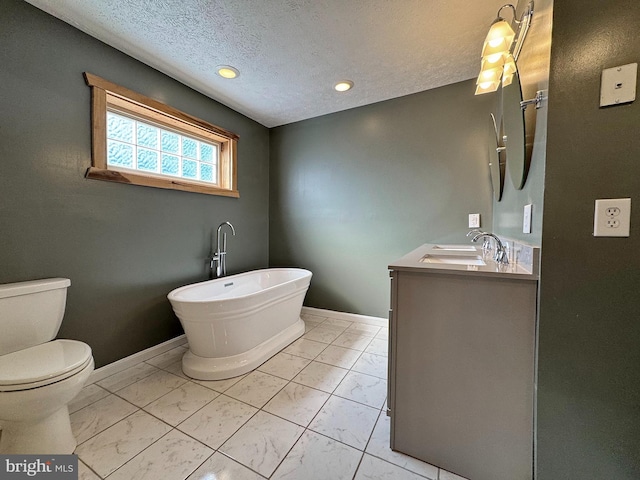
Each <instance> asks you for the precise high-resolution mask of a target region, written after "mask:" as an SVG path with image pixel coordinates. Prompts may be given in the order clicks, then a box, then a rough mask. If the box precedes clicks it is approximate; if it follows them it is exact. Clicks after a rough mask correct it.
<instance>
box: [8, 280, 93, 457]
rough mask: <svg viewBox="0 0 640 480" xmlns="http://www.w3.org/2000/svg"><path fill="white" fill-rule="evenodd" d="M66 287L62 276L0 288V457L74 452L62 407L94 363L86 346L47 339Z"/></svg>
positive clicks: (56, 323) (56, 326)
mask: <svg viewBox="0 0 640 480" xmlns="http://www.w3.org/2000/svg"><path fill="white" fill-rule="evenodd" d="M69 285H71V281H70V280H68V279H66V278H50V279H45V280H34V281H30V282H20V283H8V284H3V285H0V428H1V429H2V430H1V431H0V454H10V453H18V454H67V453H72V452H73V450H74V449H75V448H76V439H75V437H74V436H73V433H72V432H71V424H70V422H69V410H68V408H67V405H68V403H69V402H70V401H71V400H73V398H74V397H75V396H76V395H78V393H80V390H82V387H83V386H84V384H85V382H86V381H87V379H88V378H89V375H90V374H91V372H92V371H93V366H94V364H93V357H92V355H91V348H90V347H89V345H87V344H85V343H82V342H78V341H76V340H53V339H54V338H55V336H56V335H57V333H58V330H59V329H60V324H61V323H62V317H63V315H64V309H65V305H66V301H67V287H69ZM52 340H53V341H52Z"/></svg>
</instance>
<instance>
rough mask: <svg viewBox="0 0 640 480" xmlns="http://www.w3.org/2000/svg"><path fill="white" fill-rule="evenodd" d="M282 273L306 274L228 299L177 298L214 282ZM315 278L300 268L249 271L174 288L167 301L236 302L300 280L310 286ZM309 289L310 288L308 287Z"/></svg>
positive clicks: (308, 271) (311, 273) (309, 272)
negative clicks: (180, 294)
mask: <svg viewBox="0 0 640 480" xmlns="http://www.w3.org/2000/svg"><path fill="white" fill-rule="evenodd" d="M277 271H279V272H282V271H287V272H290V271H297V272H304V275H302V276H300V277H298V278H293V279H290V280H287V281H285V282H282V283H277V284H276V285H272V286H270V287H267V288H262V289H260V290H258V291H256V292H251V293H246V294H244V295H238V296H234V297H228V298H222V299H215V298H213V299H212V298H208V299H189V300H184V299H181V298H176V297H177V295H178V294H179V293H180V292H181V291H183V290H186V289H188V288H191V287H196V286H202V285H207V284H209V283H213V282H219V283H223V282H224V281H225V280H230V279H234V278H242V277H245V276H249V275H255V274H257V273H258V274H260V273H265V272H277ZM312 277H313V272H311V271H310V270H307V269H306V268H299V267H275V268H259V269H257V270H248V271H246V272H241V273H234V274H233V275H228V276H226V277H219V278H214V279H211V280H203V281H200V282H193V283H189V284H187V285H183V286H181V287H177V288H174V289H173V290H171V291H170V292H169V293H168V294H167V299H168V300H169V302H174V301H175V302H182V303H209V302H224V301H229V300H236V299H245V298H249V297H252V296H255V295H259V294H261V293H263V292H268V291H270V290H272V289H274V288H277V287H279V286H281V285H286V284H287V283H289V282H296V281H299V280H304V279H308V281H309V284H310V283H311V278H312ZM307 287H308V286H307Z"/></svg>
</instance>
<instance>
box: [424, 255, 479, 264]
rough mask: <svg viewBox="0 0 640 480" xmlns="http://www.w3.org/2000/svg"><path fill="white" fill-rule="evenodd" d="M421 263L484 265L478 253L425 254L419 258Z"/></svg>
mask: <svg viewBox="0 0 640 480" xmlns="http://www.w3.org/2000/svg"><path fill="white" fill-rule="evenodd" d="M420 261H421V262H422V263H439V264H441V265H478V266H483V265H486V263H485V262H484V260H482V257H481V256H479V255H447V256H444V255H442V256H441V255H429V254H427V255H425V256H424V257H422V258H421V259H420Z"/></svg>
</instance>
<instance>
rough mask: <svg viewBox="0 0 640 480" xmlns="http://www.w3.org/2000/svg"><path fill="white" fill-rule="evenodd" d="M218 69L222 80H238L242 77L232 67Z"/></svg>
mask: <svg viewBox="0 0 640 480" xmlns="http://www.w3.org/2000/svg"><path fill="white" fill-rule="evenodd" d="M216 68H217V71H218V75H220V76H221V77H222V78H236V77H237V76H238V75H240V72H239V71H238V69H237V68H234V67H232V66H230V65H218V67H216Z"/></svg>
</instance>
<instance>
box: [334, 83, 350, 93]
mask: <svg viewBox="0 0 640 480" xmlns="http://www.w3.org/2000/svg"><path fill="white" fill-rule="evenodd" d="M352 87H353V82H352V81H351V80H342V81H340V82H338V83H336V84H335V85H334V86H333V88H335V89H336V91H338V92H346V91H347V90H351V88H352Z"/></svg>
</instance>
